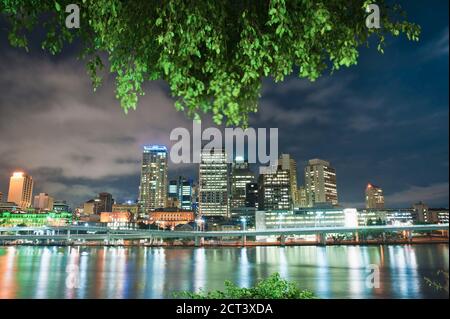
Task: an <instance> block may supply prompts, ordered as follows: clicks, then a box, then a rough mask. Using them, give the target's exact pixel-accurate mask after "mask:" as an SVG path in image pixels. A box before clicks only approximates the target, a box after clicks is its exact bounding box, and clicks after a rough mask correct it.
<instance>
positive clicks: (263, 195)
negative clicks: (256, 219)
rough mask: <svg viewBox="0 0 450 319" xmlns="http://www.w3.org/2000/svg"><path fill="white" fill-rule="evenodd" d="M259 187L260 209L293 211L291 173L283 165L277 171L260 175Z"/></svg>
mask: <svg viewBox="0 0 450 319" xmlns="http://www.w3.org/2000/svg"><path fill="white" fill-rule="evenodd" d="M258 185H259V191H258V199H259V204H258V209H260V210H278V209H292V198H291V179H290V173H289V171H288V170H283V169H282V168H281V165H279V166H278V168H277V170H276V171H273V172H267V173H264V174H260V175H259V182H258Z"/></svg>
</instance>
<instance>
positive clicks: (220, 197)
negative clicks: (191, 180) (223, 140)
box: [198, 149, 230, 217]
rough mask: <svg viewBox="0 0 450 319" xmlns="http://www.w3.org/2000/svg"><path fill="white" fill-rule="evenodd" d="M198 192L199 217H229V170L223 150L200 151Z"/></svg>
mask: <svg viewBox="0 0 450 319" xmlns="http://www.w3.org/2000/svg"><path fill="white" fill-rule="evenodd" d="M198 191H199V195H198V212H199V215H201V216H223V217H229V216H230V204H229V196H228V193H229V169H228V163H227V156H226V153H225V150H222V149H213V150H203V151H202V153H201V162H200V165H199V188H198Z"/></svg>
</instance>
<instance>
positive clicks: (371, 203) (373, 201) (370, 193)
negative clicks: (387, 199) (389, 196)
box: [366, 183, 384, 209]
mask: <svg viewBox="0 0 450 319" xmlns="http://www.w3.org/2000/svg"><path fill="white" fill-rule="evenodd" d="M366 208H374V209H382V208H384V195H383V190H382V189H381V187H378V186H376V185H373V184H371V183H369V184H367V187H366Z"/></svg>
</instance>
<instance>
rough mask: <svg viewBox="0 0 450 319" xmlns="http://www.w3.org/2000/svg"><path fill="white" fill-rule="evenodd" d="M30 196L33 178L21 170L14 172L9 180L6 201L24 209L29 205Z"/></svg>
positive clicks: (31, 194)
mask: <svg viewBox="0 0 450 319" xmlns="http://www.w3.org/2000/svg"><path fill="white" fill-rule="evenodd" d="M32 196H33V178H32V177H31V176H28V175H26V174H25V173H22V172H15V173H14V174H13V176H12V177H11V179H10V182H9V192H8V202H12V203H15V204H16V205H18V206H19V207H20V208H21V209H26V208H29V207H30V206H31V200H32Z"/></svg>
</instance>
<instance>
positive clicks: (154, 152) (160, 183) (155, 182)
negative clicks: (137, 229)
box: [139, 145, 167, 214]
mask: <svg viewBox="0 0 450 319" xmlns="http://www.w3.org/2000/svg"><path fill="white" fill-rule="evenodd" d="M139 203H140V204H141V207H142V212H143V213H144V214H146V213H148V211H149V210H154V209H157V208H163V207H166V204H167V147H165V146H161V145H150V146H144V152H143V155H142V170H141V185H140V187H139Z"/></svg>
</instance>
